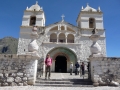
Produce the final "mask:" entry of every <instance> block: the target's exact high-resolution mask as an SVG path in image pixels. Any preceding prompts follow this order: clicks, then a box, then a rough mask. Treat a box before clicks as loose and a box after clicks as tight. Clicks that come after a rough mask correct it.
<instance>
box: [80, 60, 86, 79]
mask: <svg viewBox="0 0 120 90" xmlns="http://www.w3.org/2000/svg"><path fill="white" fill-rule="evenodd" d="M81 70H82V75H83V78H84V74H85V65H84V62H82V65H81Z"/></svg>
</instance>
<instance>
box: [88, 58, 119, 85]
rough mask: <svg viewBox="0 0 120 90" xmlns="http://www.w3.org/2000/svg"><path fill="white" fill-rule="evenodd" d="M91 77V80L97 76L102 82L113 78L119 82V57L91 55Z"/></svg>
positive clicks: (94, 79)
mask: <svg viewBox="0 0 120 90" xmlns="http://www.w3.org/2000/svg"><path fill="white" fill-rule="evenodd" d="M89 59H90V62H91V79H92V81H93V82H95V81H96V79H97V78H99V79H101V81H103V82H105V83H106V82H108V80H114V81H115V82H119V83H120V58H110V57H108V58H107V57H91V58H89Z"/></svg>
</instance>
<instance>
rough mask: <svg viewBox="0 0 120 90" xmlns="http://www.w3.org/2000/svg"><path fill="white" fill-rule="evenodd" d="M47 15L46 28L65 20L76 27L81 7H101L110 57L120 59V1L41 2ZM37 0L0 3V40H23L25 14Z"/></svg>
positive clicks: (2, 0) (63, 0)
mask: <svg viewBox="0 0 120 90" xmlns="http://www.w3.org/2000/svg"><path fill="white" fill-rule="evenodd" d="M37 1H38V3H39V5H40V6H41V7H43V10H44V12H45V15H46V25H49V24H52V23H55V22H58V21H60V20H61V15H62V14H64V15H65V21H67V22H69V23H71V24H74V25H76V19H77V16H78V14H79V12H80V10H81V7H82V6H83V7H86V4H87V3H89V5H90V6H91V7H93V8H95V9H97V8H98V6H100V7H101V10H102V12H103V16H104V17H103V18H104V28H105V32H106V44H107V46H106V47H107V56H109V57H120V35H119V34H120V0H37ZM35 3H36V0H0V11H1V14H0V27H1V29H0V31H1V32H0V38H3V37H6V36H12V37H15V38H19V31H20V26H21V23H22V17H23V11H24V10H25V9H26V7H27V6H28V7H30V6H31V5H33V4H35Z"/></svg>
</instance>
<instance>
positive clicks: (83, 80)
mask: <svg viewBox="0 0 120 90" xmlns="http://www.w3.org/2000/svg"><path fill="white" fill-rule="evenodd" d="M47 80H48V79H47ZM47 80H45V79H37V81H47ZM48 81H74V82H91V80H89V79H49V80H48Z"/></svg>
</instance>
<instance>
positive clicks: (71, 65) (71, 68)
mask: <svg viewBox="0 0 120 90" xmlns="http://www.w3.org/2000/svg"><path fill="white" fill-rule="evenodd" d="M72 72H73V62H71V63H70V75H72Z"/></svg>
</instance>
